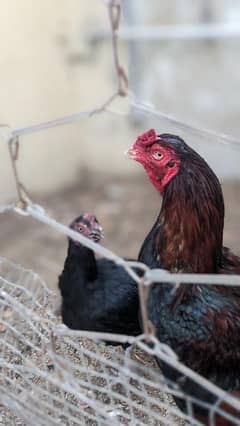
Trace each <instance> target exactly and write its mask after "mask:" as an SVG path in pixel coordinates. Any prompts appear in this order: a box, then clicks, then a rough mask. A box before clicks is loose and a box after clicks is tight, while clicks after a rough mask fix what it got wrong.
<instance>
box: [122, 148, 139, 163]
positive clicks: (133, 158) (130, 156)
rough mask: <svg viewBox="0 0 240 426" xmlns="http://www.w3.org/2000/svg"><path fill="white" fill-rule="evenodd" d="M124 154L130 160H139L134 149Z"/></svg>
mask: <svg viewBox="0 0 240 426" xmlns="http://www.w3.org/2000/svg"><path fill="white" fill-rule="evenodd" d="M124 154H125V155H126V157H128V158H130V159H131V160H136V159H137V151H136V150H135V149H134V148H132V147H131V148H129V149H127V151H125V153H124Z"/></svg>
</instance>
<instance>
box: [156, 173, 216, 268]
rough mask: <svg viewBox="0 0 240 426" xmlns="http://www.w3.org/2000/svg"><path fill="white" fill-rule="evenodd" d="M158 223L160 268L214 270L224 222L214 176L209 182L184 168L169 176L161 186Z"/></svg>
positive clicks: (157, 244)
mask: <svg viewBox="0 0 240 426" xmlns="http://www.w3.org/2000/svg"><path fill="white" fill-rule="evenodd" d="M212 173H213V172H212ZM214 176H215V175H214ZM149 178H150V179H151V176H150V175H149ZM155 187H157V183H155ZM161 193H162V192H161ZM159 223H160V229H161V231H160V233H159V234H158V237H157V239H156V248H157V253H159V261H160V264H161V266H162V267H163V268H166V269H168V270H170V271H172V272H190V273H191V272H195V273H215V272H217V269H218V266H219V264H220V259H221V252H222V238H223V224H224V204H223V198H222V192H221V187H220V185H219V182H218V180H217V178H215V182H214V181H213V182H212V183H211V185H208V180H207V179H206V178H205V180H204V179H203V178H202V177H201V175H200V176H199V178H198V177H197V176H195V175H194V178H192V176H188V175H187V173H184V172H180V173H178V174H177V175H176V176H175V177H174V178H173V179H170V180H169V183H168V184H167V185H166V186H165V188H164V190H163V202H162V208H161V211H160V215H159Z"/></svg>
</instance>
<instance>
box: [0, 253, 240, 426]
mask: <svg viewBox="0 0 240 426" xmlns="http://www.w3.org/2000/svg"><path fill="white" fill-rule="evenodd" d="M0 275H1V280H0V281H1V292H0V318H1V322H0V387H1V393H0V404H1V405H2V409H1V413H2V414H1V415H2V418H4V419H5V420H6V423H4V424H7V421H9V422H10V421H11V418H12V423H9V424H15V423H14V422H17V424H21V425H24V424H31V425H32V424H38V425H45V424H49V425H55V424H64V425H82V424H86V425H87V424H89V425H102V424H104V425H105V424H110V423H111V424H125V425H130V424H131V425H132V424H139V425H173V424H176V425H184V424H194V425H195V424H196V425H199V424H200V423H199V422H198V421H197V420H195V419H193V418H191V403H192V402H193V401H194V399H193V398H192V397H191V395H187V394H183V393H182V391H181V390H180V388H179V387H178V385H177V383H166V381H165V379H164V378H163V376H162V375H161V372H160V370H159V368H158V367H157V366H156V365H155V364H154V360H153V358H152V356H151V355H153V354H154V355H155V356H158V357H159V358H161V359H163V360H165V361H166V360H168V362H169V363H170V364H171V362H172V363H174V365H175V364H176V363H177V359H176V357H175V355H174V354H173V353H172V352H171V350H170V349H169V348H167V347H165V346H164V345H161V344H158V343H157V342H154V341H153V343H155V348H154V349H152V348H151V347H150V346H148V345H146V344H145V343H143V341H142V339H141V337H140V338H136V339H133V338H132V339H131V338H130V339H129V341H130V342H132V343H133V342H134V343H135V349H134V350H133V351H132V354H131V357H130V355H129V353H128V352H129V351H127V353H124V350H123V349H122V348H121V347H117V348H116V349H115V347H114V348H113V347H111V346H107V347H106V346H105V344H104V343H103V341H107V340H108V339H110V338H111V339H116V341H117V340H119V342H121V337H122V338H123V340H124V336H112V335H105V334H101V333H98V334H97V333H87V332H81V331H79V332H78V331H77V332H76V331H70V330H68V329H67V327H65V326H63V325H61V324H60V323H59V319H58V318H57V317H56V316H55V315H54V313H53V306H54V294H53V293H52V292H50V291H49V290H48V288H47V287H46V285H45V284H44V282H43V281H42V280H41V279H40V277H39V276H38V275H37V274H35V273H34V272H32V271H29V270H25V269H24V268H22V267H21V266H18V265H14V264H12V263H11V262H9V261H7V260H6V259H1V261H0ZM125 338H126V336H125ZM176 365H177V364H176ZM179 368H180V370H181V371H184V370H183V369H184V366H183V365H181V364H179ZM193 374H194V373H193ZM168 385H169V386H168ZM209 385H210V384H209ZM210 389H211V388H210ZM171 394H172V395H174V396H178V397H179V398H182V399H183V400H185V401H188V403H189V413H188V415H186V414H183V413H182V412H180V411H179V410H178V408H177V407H176V406H175V404H174V402H173V399H172V397H171ZM199 404H200V405H201V404H203V403H201V402H199ZM203 405H204V404H203ZM205 405H206V404H205ZM209 408H211V406H210V405H209ZM213 409H214V411H215V410H216V411H218V407H213ZM7 419H8V420H7ZM212 424H214V423H212ZM233 424H234V423H233ZM236 424H237V420H236Z"/></svg>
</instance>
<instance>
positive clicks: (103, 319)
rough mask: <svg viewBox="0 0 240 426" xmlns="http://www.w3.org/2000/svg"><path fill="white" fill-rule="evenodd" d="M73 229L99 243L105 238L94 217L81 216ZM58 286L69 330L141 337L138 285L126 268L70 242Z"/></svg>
mask: <svg viewBox="0 0 240 426" xmlns="http://www.w3.org/2000/svg"><path fill="white" fill-rule="evenodd" d="M70 227H71V228H72V229H73V230H75V231H77V232H79V233H81V234H82V235H84V236H85V237H87V238H90V239H92V240H94V241H95V242H99V241H100V239H101V237H102V228H101V226H100V224H99V222H98V221H97V219H96V217H95V216H93V215H91V214H84V215H81V216H79V217H77V218H76V219H75V220H74V221H73V222H72V224H71V225H70ZM139 274H140V272H139ZM58 286H59V289H60V292H61V296H62V305H61V315H62V320H63V323H64V324H65V325H67V326H68V327H69V328H71V329H76V330H89V331H97V332H106V333H116V334H125V335H130V336H137V335H139V334H141V328H140V325H139V320H138V308H139V299H138V289H137V284H136V283H135V281H134V280H133V279H132V278H131V277H130V276H129V275H128V273H127V272H126V271H125V270H124V269H123V267H122V266H118V265H116V264H115V263H114V262H113V261H111V260H108V259H104V258H100V259H97V260H96V258H95V254H94V252H93V251H92V250H91V249H89V248H87V247H85V246H83V245H82V244H80V243H79V242H77V241H73V240H72V239H69V245H68V253H67V257H66V260H65V263H64V269H63V272H62V273H61V275H60V276H59V282H58ZM111 344H116V343H114V342H111ZM123 346H128V345H127V344H126V345H123Z"/></svg>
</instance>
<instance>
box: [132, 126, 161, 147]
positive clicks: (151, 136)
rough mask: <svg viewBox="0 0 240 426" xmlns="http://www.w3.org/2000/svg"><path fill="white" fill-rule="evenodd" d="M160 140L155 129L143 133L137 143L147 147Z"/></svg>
mask: <svg viewBox="0 0 240 426" xmlns="http://www.w3.org/2000/svg"><path fill="white" fill-rule="evenodd" d="M157 139H159V138H158V135H157V134H156V132H155V130H154V129H150V130H148V131H147V132H145V133H143V134H142V135H141V136H138V138H137V140H136V142H137V143H138V142H139V143H140V144H141V145H147V144H150V143H152V142H154V141H156V140H157Z"/></svg>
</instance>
